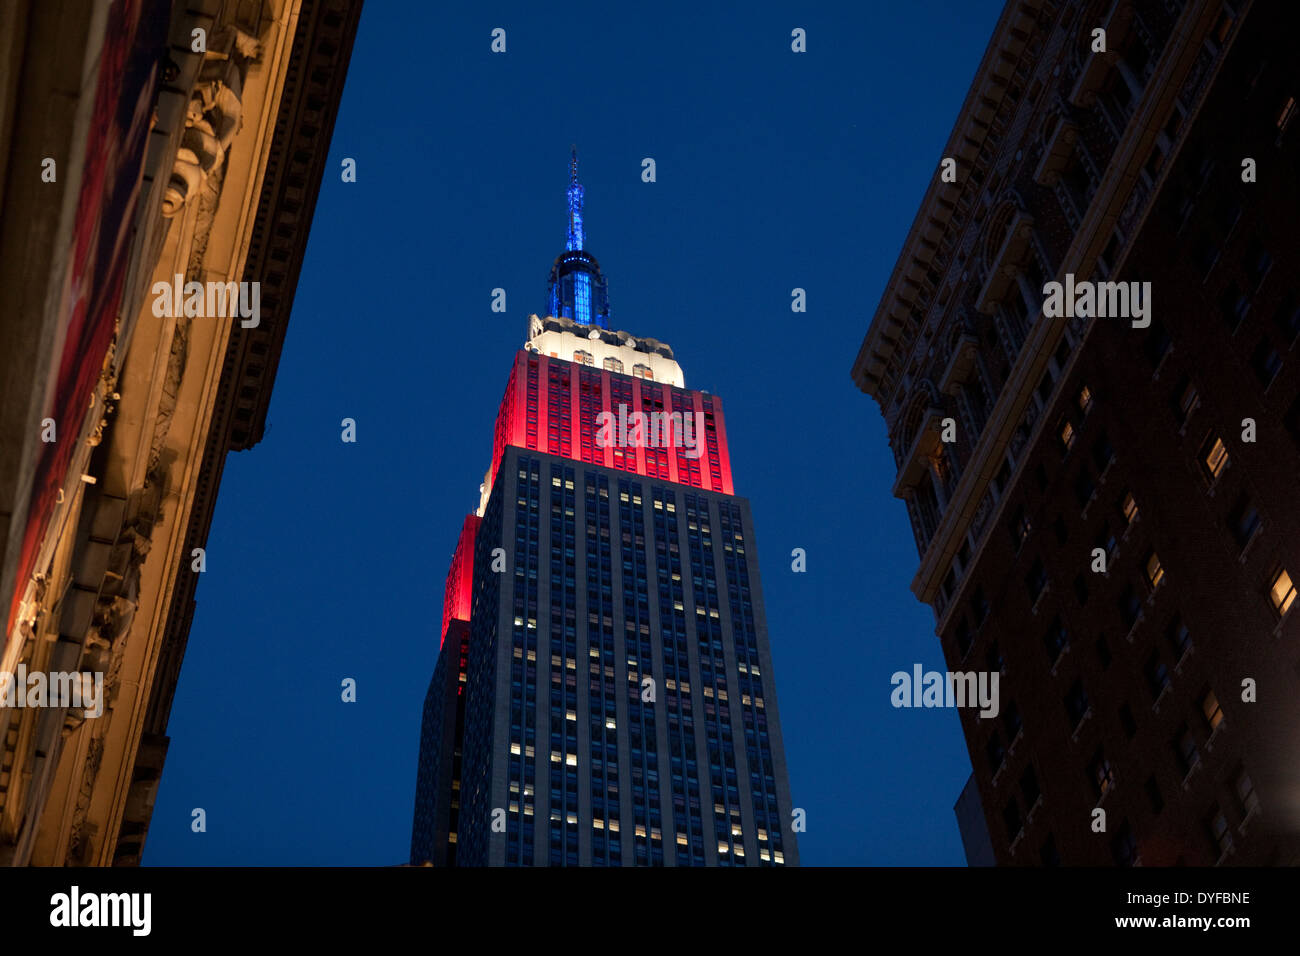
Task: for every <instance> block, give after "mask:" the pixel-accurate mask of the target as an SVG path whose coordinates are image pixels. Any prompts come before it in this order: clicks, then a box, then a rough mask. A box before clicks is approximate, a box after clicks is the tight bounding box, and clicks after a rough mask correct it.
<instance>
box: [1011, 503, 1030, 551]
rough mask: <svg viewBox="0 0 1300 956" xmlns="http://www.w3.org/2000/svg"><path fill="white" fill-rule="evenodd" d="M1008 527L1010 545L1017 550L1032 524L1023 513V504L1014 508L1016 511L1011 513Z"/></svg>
mask: <svg viewBox="0 0 1300 956" xmlns="http://www.w3.org/2000/svg"><path fill="white" fill-rule="evenodd" d="M1009 527H1010V529H1011V546H1012V547H1013V548H1015V549H1016V550H1017V551H1019V550H1020V546H1021V545H1022V544H1024V543H1025V539H1026V538H1028V537H1029V532H1030V531H1032V530H1033V525H1032V524H1031V523H1030V521H1029V518H1028V516H1026V515H1025V508H1024V506H1023V505H1021V506H1020V507H1018V508H1016V513H1015V514H1014V515H1012V517H1011V524H1010V525H1009Z"/></svg>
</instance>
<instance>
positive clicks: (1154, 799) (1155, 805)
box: [1143, 774, 1165, 813]
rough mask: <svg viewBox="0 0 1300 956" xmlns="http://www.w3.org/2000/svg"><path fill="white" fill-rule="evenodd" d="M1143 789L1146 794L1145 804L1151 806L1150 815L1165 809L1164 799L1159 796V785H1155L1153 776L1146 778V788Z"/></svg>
mask: <svg viewBox="0 0 1300 956" xmlns="http://www.w3.org/2000/svg"><path fill="white" fill-rule="evenodd" d="M1143 789H1144V790H1146V792H1147V802H1148V803H1150V804H1151V812H1152V813H1159V812H1160V811H1161V810H1163V809H1164V808H1165V798H1164V797H1162V796H1161V795H1160V785H1159V784H1158V783H1156V776H1155V774H1152V775H1151V776H1149V777H1147V782H1146V786H1145V787H1144V788H1143Z"/></svg>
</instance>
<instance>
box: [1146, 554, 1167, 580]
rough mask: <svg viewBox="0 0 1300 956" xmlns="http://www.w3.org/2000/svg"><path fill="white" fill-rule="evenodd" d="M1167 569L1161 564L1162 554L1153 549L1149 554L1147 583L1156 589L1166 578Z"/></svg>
mask: <svg viewBox="0 0 1300 956" xmlns="http://www.w3.org/2000/svg"><path fill="white" fill-rule="evenodd" d="M1164 576H1165V569H1164V568H1163V567H1162V566H1161V564H1160V555H1158V554H1156V553H1155V552H1154V551H1152V552H1151V553H1150V554H1149V555H1147V583H1149V584H1150V585H1151V587H1152V588H1153V589H1154V588H1156V587H1158V586H1159V585H1160V582H1161V580H1163V579H1164Z"/></svg>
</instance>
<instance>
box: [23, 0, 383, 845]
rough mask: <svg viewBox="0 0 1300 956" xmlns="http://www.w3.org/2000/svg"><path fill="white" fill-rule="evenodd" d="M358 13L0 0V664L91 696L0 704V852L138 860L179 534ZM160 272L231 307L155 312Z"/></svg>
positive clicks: (235, 403)
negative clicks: (97, 706)
mask: <svg viewBox="0 0 1300 956" xmlns="http://www.w3.org/2000/svg"><path fill="white" fill-rule="evenodd" d="M360 8H361V3H360V0H255V2H253V0H184V2H181V0H177V2H168V0H113V2H104V0H18V2H17V3H6V4H4V5H3V6H0V190H2V191H0V290H3V298H4V301H5V308H4V310H3V311H0V593H2V594H3V595H4V601H3V611H4V625H5V631H4V639H3V642H2V645H3V655H2V657H0V671H3V672H9V673H14V672H16V670H17V669H18V668H19V667H20V666H22V667H23V668H25V670H26V671H28V672H36V671H40V672H47V671H48V672H61V673H67V672H85V673H94V674H99V675H102V676H103V679H104V687H105V694H104V696H105V698H106V701H105V708H104V712H103V714H102V715H100V716H99V717H93V718H90V717H85V716H84V715H83V713H82V712H81V711H80V710H78V709H75V708H68V707H41V708H39V709H31V708H15V707H7V708H6V707H5V706H4V704H3V701H2V700H0V740H2V741H3V746H2V747H0V861H3V862H5V863H9V864H13V865H24V864H36V865H63V864H67V865H111V864H131V863H138V862H139V859H140V854H141V850H142V847H143V844H144V840H145V836H146V834H147V831H148V827H149V819H150V814H151V812H152V808H153V801H154V796H155V793H156V791H157V786H158V780H159V777H160V774H161V772H162V767H163V762H164V759H165V757H166V752H167V743H168V738H167V736H166V729H167V718H168V714H169V713H170V710H171V701H172V695H173V692H174V690H175V686H176V681H177V678H178V675H179V672H180V665H181V659H182V657H183V654H184V651H185V642H186V637H187V635H188V632H189V626H190V622H191V619H192V617H193V614H194V593H195V587H196V584H197V579H198V573H197V571H198V569H199V568H201V566H202V565H201V556H200V554H199V552H198V551H197V549H201V548H202V547H203V545H204V543H205V540H206V537H207V532H208V527H209V524H210V522H211V519H212V512H213V507H214V505H215V501H216V494H217V487H218V484H219V483H220V480H221V473H222V466H223V462H224V459H225V456H226V454H227V452H228V451H231V450H240V449H245V448H250V447H252V445H254V444H255V443H256V442H257V441H259V440H260V439H261V437H262V433H263V430H264V425H265V416H266V409H267V406H268V403H269V399H270V392H271V386H272V382H273V381H274V377H275V369H276V364H277V361H278V357H279V354H280V348H281V345H282V343H283V341H284V334H285V328H286V324H287V322H288V318H289V313H290V310H291V307H292V303H293V294H294V288H295V285H296V283H297V278H298V272H299V269H300V266H301V263H302V257H303V251H304V248H305V246H306V242H307V235H308V231H309V229H310V226H311V220H312V213H313V210H314V207H315V202H316V196H317V192H318V189H319V186H320V182H321V177H322V175H323V172H324V169H325V162H326V158H327V154H328V148H329V141H330V134H331V131H332V128H333V123H334V117H335V114H336V112H337V109H338V103H339V98H340V95H341V92H342V88H343V80H344V76H345V75H346V72H347V65H348V59H349V57H350V54H351V49H352V40H353V37H354V36H355V33H356V28H357V22H358V18H359V16H360ZM177 277H180V283H179V284H180V285H181V286H182V287H187V286H188V283H191V282H195V283H202V284H203V285H204V286H205V287H212V288H220V289H221V290H222V291H226V290H229V289H239V288H240V284H241V283H242V284H244V287H243V288H244V289H245V290H251V289H252V288H253V287H254V286H253V284H256V288H257V290H258V299H257V302H258V308H257V310H256V311H255V312H253V313H252V314H251V315H249V314H246V313H241V314H238V315H231V314H230V312H229V310H228V309H227V310H224V311H222V314H220V315H213V314H208V313H205V314H202V315H195V314H193V313H191V314H188V315H187V314H185V310H182V314H180V315H176V314H171V313H172V312H174V310H171V309H168V308H166V304H167V299H168V297H167V296H163V297H162V298H159V295H158V293H157V292H156V291H155V286H156V285H157V284H158V283H164V284H174V283H175V281H176V279H177ZM227 283H233V284H234V285H232V286H227V285H226V284H227ZM211 284H219V286H213V285H211ZM178 295H179V292H178ZM186 295H187V297H188V292H187V293H186ZM236 298H238V297H237V296H236ZM160 313H161V314H160Z"/></svg>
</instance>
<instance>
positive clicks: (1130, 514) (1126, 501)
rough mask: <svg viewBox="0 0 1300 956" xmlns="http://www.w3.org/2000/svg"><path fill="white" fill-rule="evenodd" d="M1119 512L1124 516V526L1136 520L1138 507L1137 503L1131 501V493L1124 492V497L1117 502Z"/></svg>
mask: <svg viewBox="0 0 1300 956" xmlns="http://www.w3.org/2000/svg"><path fill="white" fill-rule="evenodd" d="M1119 510H1120V513H1121V514H1123V515H1124V522H1125V524H1132V523H1133V522H1134V521H1135V520H1137V516H1138V506H1137V502H1136V501H1134V500H1133V494H1132V492H1128V491H1126V492H1124V497H1123V498H1121V499H1120V502H1119Z"/></svg>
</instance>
